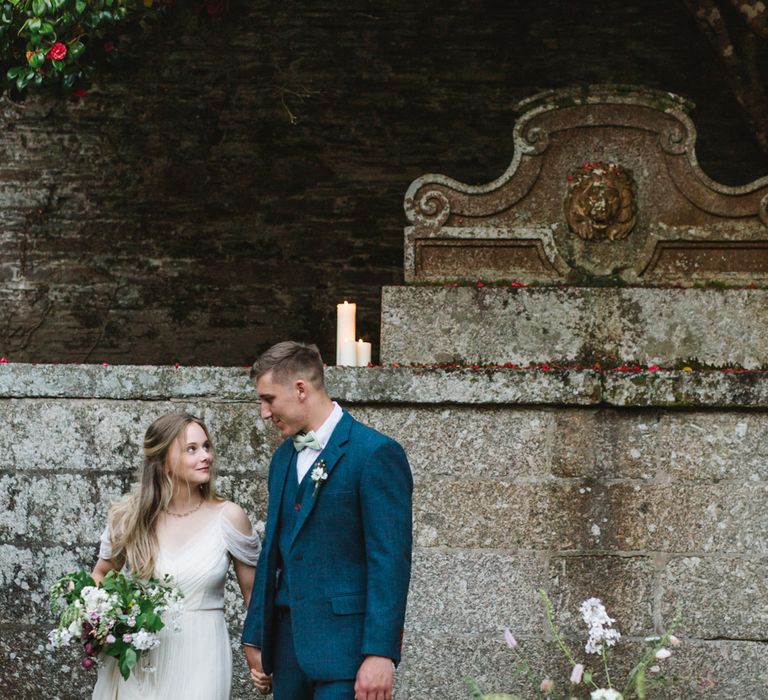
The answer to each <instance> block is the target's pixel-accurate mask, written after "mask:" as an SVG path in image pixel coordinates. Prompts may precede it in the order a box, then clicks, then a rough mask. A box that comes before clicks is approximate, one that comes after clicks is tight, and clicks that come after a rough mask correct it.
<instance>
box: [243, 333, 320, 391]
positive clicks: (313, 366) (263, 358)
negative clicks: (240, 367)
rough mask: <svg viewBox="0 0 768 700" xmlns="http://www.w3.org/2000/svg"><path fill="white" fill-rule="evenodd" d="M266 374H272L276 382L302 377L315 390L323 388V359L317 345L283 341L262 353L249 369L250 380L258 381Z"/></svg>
mask: <svg viewBox="0 0 768 700" xmlns="http://www.w3.org/2000/svg"><path fill="white" fill-rule="evenodd" d="M267 372H272V379H273V380H274V381H276V382H280V383H283V382H286V381H290V380H292V379H296V378H298V377H302V378H304V379H306V380H307V381H309V382H310V384H312V386H313V387H315V389H324V388H325V379H324V377H323V358H322V357H320V351H319V350H318V349H317V345H309V344H306V343H297V342H296V341H293V340H285V341H283V342H282V343H277V344H276V345H273V346H272V347H271V348H269V350H267V351H265V352H263V353H262V354H261V355H260V357H259V358H258V359H257V360H256V362H254V363H253V367H251V379H252V380H253V381H258V380H259V378H260V377H263V376H264V375H265V374H266V373H267Z"/></svg>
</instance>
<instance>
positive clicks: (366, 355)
mask: <svg viewBox="0 0 768 700" xmlns="http://www.w3.org/2000/svg"><path fill="white" fill-rule="evenodd" d="M355 349H356V350H357V366H358V367H367V366H368V363H369V362H370V361H371V344H370V343H366V342H363V339H362V338H360V340H358V341H357V343H355Z"/></svg>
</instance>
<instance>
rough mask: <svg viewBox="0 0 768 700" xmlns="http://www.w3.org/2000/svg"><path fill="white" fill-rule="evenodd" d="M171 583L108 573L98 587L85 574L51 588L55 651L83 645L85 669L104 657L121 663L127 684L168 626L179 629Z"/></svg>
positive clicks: (66, 578) (76, 574)
mask: <svg viewBox="0 0 768 700" xmlns="http://www.w3.org/2000/svg"><path fill="white" fill-rule="evenodd" d="M170 583H171V582H170V578H169V577H166V578H165V579H164V580H163V581H158V580H157V579H149V580H148V581H145V580H142V579H139V578H136V577H134V576H130V575H129V576H126V575H125V574H123V573H122V572H118V571H110V572H109V573H108V574H107V575H106V576H105V577H104V580H103V581H102V582H101V586H96V584H95V582H94V580H93V579H92V578H91V577H90V575H89V574H87V573H86V572H85V571H75V572H72V573H69V574H65V575H64V576H62V577H61V578H60V579H59V580H58V581H57V582H56V583H55V584H54V585H53V586H52V587H51V609H52V610H53V611H54V613H55V614H57V615H58V616H59V623H58V626H57V627H56V628H55V629H54V630H52V631H51V633H50V634H49V640H50V643H51V646H52V647H53V648H58V647H62V646H66V645H67V644H69V643H70V642H71V641H72V640H79V641H80V642H82V644H83V650H84V652H85V655H84V657H83V660H82V665H83V667H84V668H90V667H91V666H92V665H93V664H94V663H95V658H96V657H97V656H98V654H99V653H102V652H103V653H104V654H107V655H108V656H113V657H114V658H115V659H117V663H118V666H119V668H120V673H121V674H122V676H123V678H126V679H127V678H128V677H129V676H130V674H131V671H132V670H133V669H134V668H135V666H136V664H137V663H138V661H139V659H140V657H141V655H142V654H143V653H144V652H146V651H148V650H150V649H154V648H155V647H156V646H158V645H159V644H160V640H159V639H158V637H157V633H158V632H159V631H160V630H161V629H163V627H165V624H166V620H168V621H170V623H171V625H172V626H173V628H174V629H179V618H180V615H181V612H182V606H181V599H182V594H181V592H180V591H178V590H177V589H175V588H173V587H172V586H171V585H170ZM62 598H63V599H64V601H65V605H63V606H62V604H61V599H62Z"/></svg>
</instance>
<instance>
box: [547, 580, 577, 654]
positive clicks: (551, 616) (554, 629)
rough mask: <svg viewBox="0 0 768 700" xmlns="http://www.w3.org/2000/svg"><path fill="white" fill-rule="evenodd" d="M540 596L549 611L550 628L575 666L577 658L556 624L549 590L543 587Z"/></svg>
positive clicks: (548, 622) (561, 648) (548, 621)
mask: <svg viewBox="0 0 768 700" xmlns="http://www.w3.org/2000/svg"><path fill="white" fill-rule="evenodd" d="M539 596H541V600H542V601H543V603H544V610H545V611H546V613H547V624H548V625H549V629H550V631H551V632H552V636H553V637H554V639H555V641H556V642H557V645H558V646H559V647H560V650H561V651H562V652H563V654H565V658H567V659H568V661H570V662H571V666H575V665H576V659H575V658H574V657H573V654H572V653H571V650H570V649H569V648H568V645H567V644H566V643H565V642H564V641H563V638H562V637H561V636H560V632H559V631H558V629H557V627H556V626H555V609H554V607H553V606H552V601H551V600H550V599H549V596H548V595H547V592H546V591H545V590H544V589H543V588H540V589H539Z"/></svg>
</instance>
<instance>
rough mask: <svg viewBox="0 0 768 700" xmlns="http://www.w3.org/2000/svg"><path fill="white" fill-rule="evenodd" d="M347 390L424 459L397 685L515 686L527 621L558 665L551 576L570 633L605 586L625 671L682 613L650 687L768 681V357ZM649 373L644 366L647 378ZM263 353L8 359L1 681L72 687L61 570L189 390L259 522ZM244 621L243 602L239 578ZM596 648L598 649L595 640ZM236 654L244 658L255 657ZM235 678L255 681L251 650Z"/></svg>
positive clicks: (419, 377)
mask: <svg viewBox="0 0 768 700" xmlns="http://www.w3.org/2000/svg"><path fill="white" fill-rule="evenodd" d="M328 378H329V384H330V387H331V390H332V392H333V394H334V395H335V396H337V397H339V399H340V400H341V401H342V403H343V404H344V405H345V406H347V407H349V408H350V410H351V411H352V413H353V414H354V415H356V416H357V417H358V418H360V419H362V420H365V421H366V422H369V423H370V424H372V425H374V426H376V427H378V428H379V429H381V430H383V431H384V432H386V433H388V434H390V435H392V436H393V437H395V438H396V439H398V440H399V441H401V442H402V444H403V446H404V447H405V449H406V451H407V453H408V455H409V457H410V460H411V466H412V469H413V473H414V480H415V502H414V537H415V544H416V547H415V551H414V570H413V581H412V586H411V594H410V602H409V612H408V619H407V630H406V636H405V640H406V649H405V656H404V662H403V664H402V666H401V668H400V671H399V672H398V683H399V688H398V692H397V694H396V697H397V698H398V700H404V699H405V698H408V700H438V699H440V700H444V699H450V700H460V699H461V698H464V697H467V694H466V691H465V688H464V684H463V680H462V679H463V678H464V677H465V676H467V675H473V676H475V677H476V678H477V679H478V681H479V682H480V683H481V685H482V687H483V688H484V689H486V690H487V691H490V690H491V689H496V690H502V689H511V688H513V687H515V684H516V683H517V686H516V687H518V688H520V685H519V680H518V681H515V680H514V679H513V668H514V662H513V658H512V656H511V652H510V650H509V649H507V648H506V646H505V645H504V642H503V640H502V638H501V630H502V629H503V627H505V626H509V627H510V628H512V629H513V631H514V633H515V635H516V636H517V637H518V639H519V640H520V642H521V645H522V647H523V648H524V649H525V650H526V652H527V653H528V654H529V655H530V656H531V657H532V661H533V662H534V665H535V666H536V668H540V669H542V670H546V672H547V673H550V674H552V676H553V677H554V678H555V679H556V681H557V682H558V683H565V679H566V678H567V674H568V672H569V670H570V669H569V668H567V664H566V662H564V661H561V660H560V659H561V657H560V652H559V651H558V650H557V649H556V648H555V647H554V645H553V643H552V641H551V639H550V638H549V637H548V635H547V633H546V623H545V621H544V615H543V611H542V608H541V605H540V604H539V602H538V600H537V595H536V590H537V589H538V588H539V587H542V586H543V587H545V588H546V589H547V590H548V591H549V593H550V596H551V597H552V599H553V601H554V602H555V605H556V607H557V609H558V611H559V613H560V614H559V619H560V623H561V624H562V626H563V629H564V630H566V633H567V636H568V638H569V640H570V641H571V642H572V646H573V648H574V649H578V648H579V647H580V646H581V645H582V644H583V642H584V640H585V635H584V633H583V629H582V628H583V625H582V623H581V621H580V620H579V619H577V615H576V609H577V607H578V605H579V603H580V602H581V601H582V600H583V599H585V598H586V597H588V596H592V595H596V596H600V597H602V598H603V599H604V601H605V603H606V605H607V606H608V610H609V613H610V614H611V615H612V616H614V617H615V618H616V619H617V623H616V625H617V627H618V628H619V629H620V631H621V632H622V634H623V635H624V638H623V639H622V641H621V642H620V644H619V646H618V647H617V649H616V652H617V653H616V659H615V662H616V663H615V666H614V667H615V669H616V675H617V677H620V676H621V675H622V673H621V672H620V671H619V670H618V669H621V668H623V669H624V670H626V667H627V665H628V663H629V662H630V661H634V660H636V659H637V658H638V655H639V650H640V648H641V646H642V638H643V636H644V635H647V634H652V633H656V632H659V631H660V630H663V629H665V623H668V622H669V621H670V620H671V618H672V617H673V616H674V614H675V611H676V610H678V609H679V610H680V612H681V613H682V623H681V626H680V628H679V630H678V634H679V635H680V636H681V637H683V638H684V639H683V645H682V646H680V647H679V648H676V649H675V653H674V655H673V657H672V658H671V659H669V660H668V661H665V662H664V666H665V669H668V671H669V675H672V674H676V675H678V676H679V677H680V678H681V683H680V684H679V685H677V686H675V687H673V688H672V689H671V690H669V691H667V692H658V693H657V692H654V693H653V694H651V695H649V697H651V698H653V699H654V700H659V699H660V698H662V699H663V698H669V699H670V700H672V699H673V698H674V699H675V700H679V699H680V698H699V697H701V695H700V693H699V692H698V691H697V690H696V685H697V679H698V678H700V677H702V676H703V675H704V674H706V673H707V672H710V671H711V672H712V673H713V674H714V678H715V682H716V687H715V689H714V690H713V691H712V692H711V693H710V695H709V696H707V695H705V696H704V697H716V698H731V697H738V698H744V699H747V698H748V699H750V700H762V698H764V697H765V688H766V687H768V675H767V674H768V652H767V651H766V649H767V647H768V645H766V639H767V638H768V612H767V611H768V606H766V601H767V600H768V588H767V587H766V585H767V584H766V581H768V535H767V533H768V519H767V516H766V511H765V507H764V506H765V502H766V497H767V496H768V486H767V484H768V466H767V465H768V448H767V447H766V445H768V415H767V414H766V410H767V409H768V398H766V397H768V381H767V380H766V378H765V376H764V375H763V374H762V373H749V374H725V373H720V372H660V373H644V374H643V375H642V376H641V375H631V374H615V373H613V374H612V373H606V374H602V373H599V372H595V371H590V370H587V371H582V372H538V371H512V370H496V371H490V370H457V371H440V370H427V371H424V370H407V369H402V370H394V369H388V370H385V369H380V370H375V369H360V370H354V369H336V368H332V369H330V370H329V372H328ZM640 379H642V381H639V380H640ZM254 398H255V397H254V394H253V389H252V388H251V387H250V386H249V384H248V380H247V377H246V372H245V371H242V370H238V369H225V368H186V369H185V368H182V369H179V370H174V369H173V368H139V367H124V368H118V367H99V366H58V367H57V366H38V367H33V366H28V365H3V366H2V369H1V370H0V416H2V422H3V425H4V430H3V431H2V432H0V452H2V454H3V455H4V457H5V459H4V464H3V465H2V466H0V485H1V487H2V488H0V610H1V611H2V612H1V613H0V616H1V617H0V646H2V650H0V687H2V688H3V697H9V698H13V700H39V698H42V697H46V698H49V697H50V698H54V697H56V698H59V700H79V699H82V698H86V697H88V696H89V691H90V685H91V683H92V682H93V677H92V674H91V675H88V674H85V673H84V672H83V671H82V670H81V669H79V668H78V667H77V663H78V660H77V658H76V657H75V656H74V655H73V656H70V657H67V656H57V657H55V659H54V660H51V659H50V658H49V655H48V653H47V652H46V650H45V649H44V641H45V634H46V631H47V629H48V626H49V625H50V615H49V613H48V611H47V605H46V595H45V592H46V589H47V587H48V585H49V584H50V583H51V582H52V581H53V580H54V579H55V578H56V576H57V575H59V574H60V573H62V572H63V571H65V570H68V569H71V568H73V567H76V566H91V565H92V563H93V561H94V559H95V556H96V542H97V539H98V536H99V532H100V530H101V527H102V523H103V519H104V515H105V512H106V509H107V505H108V501H109V500H110V499H111V498H114V497H116V496H117V495H119V494H120V493H121V492H123V490H124V489H125V488H126V487H127V484H128V483H129V481H130V479H131V473H132V471H133V470H134V469H135V466H136V464H137V461H138V454H139V449H140V448H139V445H140V440H141V434H142V433H143V430H144V428H145V426H146V425H147V424H148V423H149V422H150V421H151V420H153V419H154V418H155V417H156V416H158V415H159V414H161V413H163V412H165V411H167V410H169V409H170V408H172V407H173V408H187V409H191V410H194V411H195V412H196V413H198V414H199V415H202V416H203V417H204V419H205V420H206V421H207V422H208V423H209V425H210V427H211V429H212V433H213V436H214V440H215V444H216V449H217V453H218V459H219V466H220V471H221V480H220V484H221V487H222V490H223V491H224V493H226V494H227V495H228V496H230V497H231V498H233V499H235V500H236V501H238V502H240V503H241V504H242V505H243V506H244V507H245V508H246V510H247V511H248V512H249V513H250V514H251V517H252V518H253V520H254V521H257V520H259V519H262V518H263V516H264V509H265V490H266V485H265V476H266V469H267V465H268V460H269V456H270V453H271V451H272V449H273V448H274V446H275V444H276V439H277V437H276V435H275V433H274V431H273V430H272V429H271V428H270V427H268V426H265V425H264V424H263V423H262V422H261V421H260V420H259V418H258V417H257V404H256V402H255V401H254ZM227 599H228V613H229V616H230V622H231V628H232V637H233V640H236V639H237V634H238V630H239V626H240V622H239V620H240V617H241V612H240V610H239V608H238V606H237V599H236V596H235V594H234V589H232V588H231V589H230V591H229V594H228V597H227ZM579 656H580V657H581V655H580V654H579ZM239 658H240V657H239V655H237V656H236V657H235V659H236V660H238V659H239ZM236 668H237V673H236V675H237V679H236V684H235V692H234V693H233V697H235V698H246V697H253V691H249V690H246V687H247V686H246V682H245V680H244V678H243V674H242V666H241V665H238V666H237V667H236Z"/></svg>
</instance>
